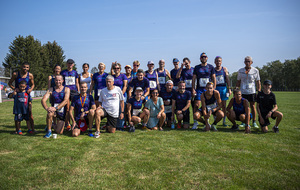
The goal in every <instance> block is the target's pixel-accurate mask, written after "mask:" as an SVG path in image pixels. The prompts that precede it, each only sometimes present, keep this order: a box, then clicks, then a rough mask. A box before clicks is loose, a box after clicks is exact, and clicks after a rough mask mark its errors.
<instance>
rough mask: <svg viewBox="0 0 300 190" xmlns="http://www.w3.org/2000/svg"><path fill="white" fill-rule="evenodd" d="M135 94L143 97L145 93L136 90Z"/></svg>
mask: <svg viewBox="0 0 300 190" xmlns="http://www.w3.org/2000/svg"><path fill="white" fill-rule="evenodd" d="M134 94H135V97H137V98H141V97H142V96H143V94H144V93H143V91H142V90H135V92H134Z"/></svg>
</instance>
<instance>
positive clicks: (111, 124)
mask: <svg viewBox="0 0 300 190" xmlns="http://www.w3.org/2000/svg"><path fill="white" fill-rule="evenodd" d="M105 80H106V88H104V89H102V90H101V92H100V96H99V103H100V105H99V107H98V108H97V110H96V119H95V120H96V129H97V131H96V133H95V137H96V136H97V135H100V123H101V119H102V118H105V117H106V118H107V124H106V128H107V131H108V132H110V133H114V132H115V131H116V126H117V121H118V118H120V119H123V118H124V96H123V93H122V90H121V88H120V87H118V86H114V77H113V76H111V75H108V76H107V77H106V79H105ZM120 106H121V113H119V108H120Z"/></svg>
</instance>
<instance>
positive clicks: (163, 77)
mask: <svg viewBox="0 0 300 190" xmlns="http://www.w3.org/2000/svg"><path fill="white" fill-rule="evenodd" d="M156 72H157V77H158V82H159V86H160V90H162V89H164V88H165V84H166V82H167V81H166V80H167V74H166V69H164V71H163V72H159V71H158V69H156Z"/></svg>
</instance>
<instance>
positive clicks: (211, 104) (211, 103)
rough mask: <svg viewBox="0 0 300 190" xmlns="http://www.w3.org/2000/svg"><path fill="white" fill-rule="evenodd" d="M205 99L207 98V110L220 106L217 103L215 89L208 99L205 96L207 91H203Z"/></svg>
mask: <svg viewBox="0 0 300 190" xmlns="http://www.w3.org/2000/svg"><path fill="white" fill-rule="evenodd" d="M203 96H204V99H205V104H206V109H207V111H210V110H212V109H214V108H216V107H218V105H217V99H216V97H215V91H213V94H212V96H211V98H210V99H207V98H206V96H205V92H204V93H203Z"/></svg>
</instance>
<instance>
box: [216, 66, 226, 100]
mask: <svg viewBox="0 0 300 190" xmlns="http://www.w3.org/2000/svg"><path fill="white" fill-rule="evenodd" d="M215 74H216V83H217V86H216V90H217V91H219V93H220V97H221V100H228V97H227V95H226V94H227V91H228V89H227V86H226V73H225V71H224V68H223V67H222V68H221V70H220V71H217V70H215Z"/></svg>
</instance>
